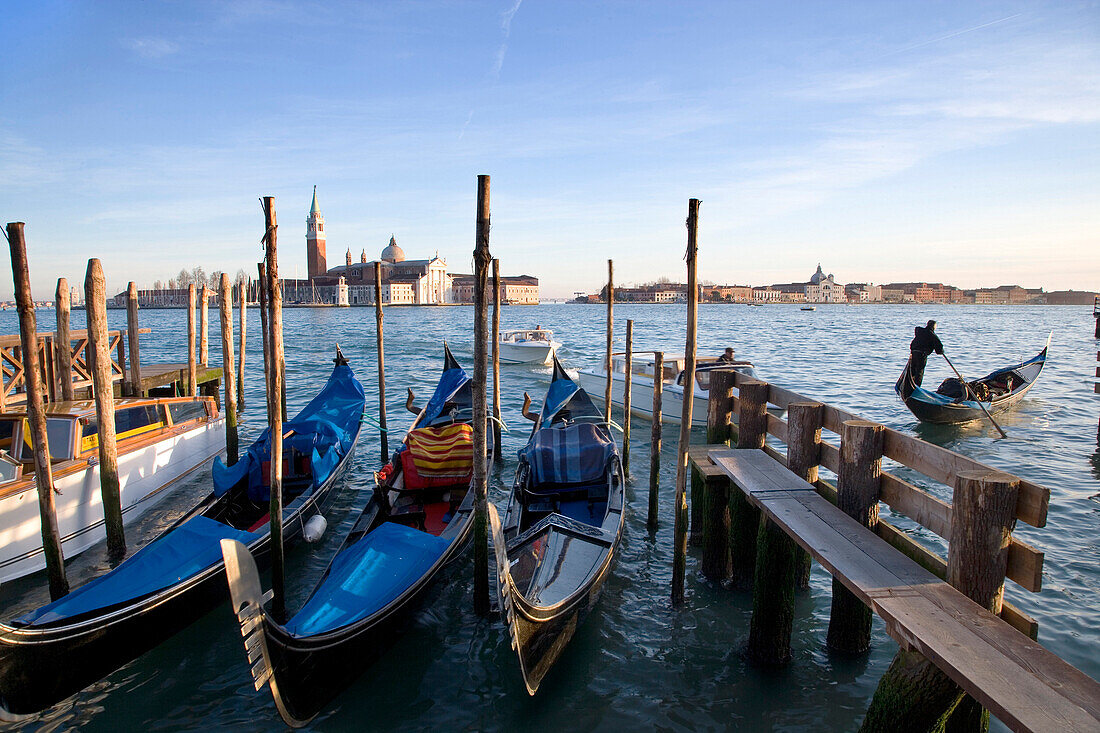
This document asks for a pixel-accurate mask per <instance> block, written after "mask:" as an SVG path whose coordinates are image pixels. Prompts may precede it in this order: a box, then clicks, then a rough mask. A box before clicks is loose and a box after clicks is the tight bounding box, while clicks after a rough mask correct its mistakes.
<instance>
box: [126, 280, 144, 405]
mask: <svg viewBox="0 0 1100 733" xmlns="http://www.w3.org/2000/svg"><path fill="white" fill-rule="evenodd" d="M126 335H127V337H128V339H129V341H130V396H131V397H141V352H140V351H139V349H138V293H137V285H135V284H134V283H133V281H132V280H131V281H130V284H129V285H128V286H127V287H126Z"/></svg>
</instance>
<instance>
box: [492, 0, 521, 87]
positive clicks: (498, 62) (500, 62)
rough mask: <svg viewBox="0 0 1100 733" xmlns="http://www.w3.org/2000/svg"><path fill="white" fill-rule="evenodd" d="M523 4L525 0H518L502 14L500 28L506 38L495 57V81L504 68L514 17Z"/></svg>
mask: <svg viewBox="0 0 1100 733" xmlns="http://www.w3.org/2000/svg"><path fill="white" fill-rule="evenodd" d="M522 4H523V0H516V2H515V4H513V5H512V7H510V8H508V9H507V10H505V11H504V12H503V13H501V15H500V29H501V31H503V32H504V40H503V41H502V42H501V44H500V46H499V47H498V48H497V53H496V56H495V58H494V59H493V72H492V77H493V80H494V81H495V80H496V79H498V78H500V70H501V69H503V68H504V56H505V54H507V53H508V38H509V36H511V35H512V18H514V17H516V13H517V12H518V11H519V6H520V5H522Z"/></svg>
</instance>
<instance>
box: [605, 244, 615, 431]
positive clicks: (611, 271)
mask: <svg viewBox="0 0 1100 733" xmlns="http://www.w3.org/2000/svg"><path fill="white" fill-rule="evenodd" d="M614 317H615V263H614V262H613V261H612V260H608V261H607V355H606V356H605V357H604V364H603V366H604V369H605V370H606V371H607V386H605V387H604V393H603V407H604V413H603V414H604V417H605V418H607V422H608V425H610V424H611V384H612V379H611V340H612V336H613V335H614V330H615V328H614V323H615V321H614Z"/></svg>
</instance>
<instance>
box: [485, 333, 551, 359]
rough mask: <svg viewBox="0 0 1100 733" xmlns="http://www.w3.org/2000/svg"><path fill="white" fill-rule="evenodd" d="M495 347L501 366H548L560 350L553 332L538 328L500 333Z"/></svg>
mask: <svg viewBox="0 0 1100 733" xmlns="http://www.w3.org/2000/svg"><path fill="white" fill-rule="evenodd" d="M497 345H498V347H499V353H500V363H501V364H549V363H550V362H551V361H553V359H554V354H555V353H557V350H558V349H560V348H561V343H560V342H558V341H555V340H554V332H553V331H548V330H546V329H544V328H541V327H538V326H536V327H535V328H521V329H513V330H510V331H501V332H500V337H499V339H498V341H497Z"/></svg>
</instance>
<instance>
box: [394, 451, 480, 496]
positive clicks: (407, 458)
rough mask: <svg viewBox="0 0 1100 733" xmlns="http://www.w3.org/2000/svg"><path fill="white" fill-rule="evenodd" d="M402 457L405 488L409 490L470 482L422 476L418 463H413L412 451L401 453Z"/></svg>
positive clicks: (450, 477)
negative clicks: (417, 466) (418, 471)
mask: <svg viewBox="0 0 1100 733" xmlns="http://www.w3.org/2000/svg"><path fill="white" fill-rule="evenodd" d="M400 455H401V470H402V472H403V473H404V474H405V488H407V489H430V488H432V487H435V486H454V485H456V484H465V483H467V482H469V477H465V478H455V477H454V476H421V475H420V474H419V473H417V472H416V463H415V462H414V461H413V456H412V451H407V450H405V451H401V454H400Z"/></svg>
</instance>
